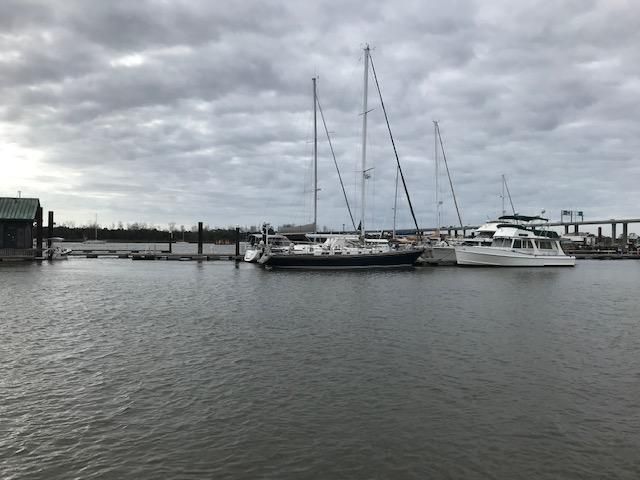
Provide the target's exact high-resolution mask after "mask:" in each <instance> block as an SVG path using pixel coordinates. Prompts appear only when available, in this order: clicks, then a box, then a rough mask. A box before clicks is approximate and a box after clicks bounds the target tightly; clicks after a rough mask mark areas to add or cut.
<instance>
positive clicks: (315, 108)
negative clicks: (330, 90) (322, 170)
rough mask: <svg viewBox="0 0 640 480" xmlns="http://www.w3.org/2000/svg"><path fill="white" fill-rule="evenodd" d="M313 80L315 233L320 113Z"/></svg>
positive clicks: (314, 230) (314, 229)
mask: <svg viewBox="0 0 640 480" xmlns="http://www.w3.org/2000/svg"><path fill="white" fill-rule="evenodd" d="M312 80H313V233H318V114H317V105H318V101H317V94H316V77H313V78H312Z"/></svg>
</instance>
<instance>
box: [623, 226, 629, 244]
mask: <svg viewBox="0 0 640 480" xmlns="http://www.w3.org/2000/svg"><path fill="white" fill-rule="evenodd" d="M628 232H629V224H628V223H623V224H622V248H624V249H625V250H626V248H627V239H628V236H629V235H628Z"/></svg>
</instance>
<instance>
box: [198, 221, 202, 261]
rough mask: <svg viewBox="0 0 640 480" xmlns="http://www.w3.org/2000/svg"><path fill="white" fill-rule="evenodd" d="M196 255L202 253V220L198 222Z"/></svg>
mask: <svg viewBox="0 0 640 480" xmlns="http://www.w3.org/2000/svg"><path fill="white" fill-rule="evenodd" d="M198 255H202V222H198Z"/></svg>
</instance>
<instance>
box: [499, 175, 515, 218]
mask: <svg viewBox="0 0 640 480" xmlns="http://www.w3.org/2000/svg"><path fill="white" fill-rule="evenodd" d="M505 188H506V189H507V196H508V197H509V203H510V204H511V211H512V212H513V214H514V215H517V214H516V209H515V207H514V206H513V200H511V192H510V191H509V185H507V178H506V177H505V176H504V174H502V214H503V215H504V189H505Z"/></svg>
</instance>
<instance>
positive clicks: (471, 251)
mask: <svg viewBox="0 0 640 480" xmlns="http://www.w3.org/2000/svg"><path fill="white" fill-rule="evenodd" d="M455 252H456V260H457V262H458V265H478V266H495V267H549V266H567V267H573V266H574V265H575V263H576V258H575V257H572V256H569V255H566V254H565V253H564V251H563V250H562V247H561V246H560V237H559V235H558V234H557V233H556V232H553V231H549V230H538V229H536V228H534V227H532V226H528V225H525V224H513V223H502V224H499V225H498V226H497V229H496V231H495V233H494V234H493V238H492V242H491V245H490V246H479V245H459V246H456V247H455Z"/></svg>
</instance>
